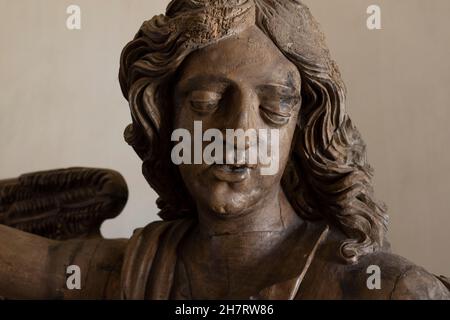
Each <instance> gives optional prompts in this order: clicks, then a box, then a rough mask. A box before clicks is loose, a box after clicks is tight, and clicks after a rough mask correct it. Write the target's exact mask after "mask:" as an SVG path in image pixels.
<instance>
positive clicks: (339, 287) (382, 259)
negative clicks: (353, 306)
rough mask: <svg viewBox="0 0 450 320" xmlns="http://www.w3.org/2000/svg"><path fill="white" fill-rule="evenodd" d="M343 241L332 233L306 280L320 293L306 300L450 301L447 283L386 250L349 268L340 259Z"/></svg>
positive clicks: (368, 256)
mask: <svg viewBox="0 0 450 320" xmlns="http://www.w3.org/2000/svg"><path fill="white" fill-rule="evenodd" d="M342 240H343V238H342V237H340V236H336V234H334V232H333V231H332V232H331V234H330V237H329V238H328V240H327V242H326V243H325V244H324V247H323V248H322V250H321V251H322V252H321V254H319V255H318V259H317V261H316V262H315V264H314V265H313V266H312V267H313V268H312V269H313V270H311V274H310V275H309V279H305V280H308V282H310V284H311V285H313V284H314V286H315V288H318V287H319V289H318V290H308V291H309V292H307V294H306V296H308V297H309V296H311V298H314V299H321V298H324V299H370V300H372V299H377V300H391V299H392V300H409V299H411V300H426V299H432V300H435V299H436V300H437V299H450V291H449V289H448V288H447V287H446V285H444V280H440V279H439V278H438V277H436V276H435V275H433V274H431V273H429V272H428V271H426V270H425V269H424V268H422V267H420V266H417V265H415V264H414V263H412V262H411V261H409V260H407V259H405V258H403V257H401V256H399V255H396V254H393V253H391V252H389V251H387V250H383V251H378V252H374V253H371V254H368V255H366V256H364V257H362V258H360V260H359V261H358V262H357V263H356V264H352V265H350V264H346V263H345V262H343V260H340V259H339V257H338V252H339V246H340V244H341V243H342ZM318 283H321V285H320V286H319V285H318ZM314 291H316V292H314Z"/></svg>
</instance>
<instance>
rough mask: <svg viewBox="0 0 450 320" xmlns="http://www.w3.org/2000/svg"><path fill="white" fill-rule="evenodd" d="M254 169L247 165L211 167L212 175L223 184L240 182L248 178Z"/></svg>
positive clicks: (215, 165)
mask: <svg viewBox="0 0 450 320" xmlns="http://www.w3.org/2000/svg"><path fill="white" fill-rule="evenodd" d="M253 168H254V166H253V165H248V164H214V165H212V166H211V170H212V173H213V175H214V176H215V177H216V178H217V179H219V180H221V181H225V182H232V183H236V182H242V181H244V180H246V179H247V178H249V177H250V172H251V170H252V169H253Z"/></svg>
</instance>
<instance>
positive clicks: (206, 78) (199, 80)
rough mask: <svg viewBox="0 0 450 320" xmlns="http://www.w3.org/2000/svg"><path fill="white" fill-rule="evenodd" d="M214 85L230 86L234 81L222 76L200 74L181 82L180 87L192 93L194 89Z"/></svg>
mask: <svg viewBox="0 0 450 320" xmlns="http://www.w3.org/2000/svg"><path fill="white" fill-rule="evenodd" d="M212 83H214V84H223V85H228V84H232V83H233V81H232V80H230V79H228V78H226V77H224V76H221V75H213V74H200V75H196V76H193V77H190V78H187V79H184V80H182V81H181V82H180V87H181V88H182V90H186V91H191V90H194V89H198V87H199V86H200V87H201V86H205V87H206V86H207V85H210V84H212Z"/></svg>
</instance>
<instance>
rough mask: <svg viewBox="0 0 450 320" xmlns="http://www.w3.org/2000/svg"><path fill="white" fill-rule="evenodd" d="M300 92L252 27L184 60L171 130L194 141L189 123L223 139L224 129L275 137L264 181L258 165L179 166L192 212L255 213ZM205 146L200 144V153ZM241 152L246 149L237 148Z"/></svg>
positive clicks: (272, 179)
mask: <svg viewBox="0 0 450 320" xmlns="http://www.w3.org/2000/svg"><path fill="white" fill-rule="evenodd" d="M300 85H301V80H300V73H299V71H298V70H297V68H296V66H295V65H294V64H292V63H291V62H290V61H289V60H288V59H287V58H286V57H285V56H284V55H283V54H282V53H281V52H280V51H279V50H278V48H277V47H276V46H275V45H274V44H273V43H272V42H271V41H270V40H269V39H268V38H267V37H266V36H265V35H264V34H263V32H262V31H260V30H259V29H258V28H257V27H252V28H249V29H247V30H246V31H244V32H242V33H241V34H239V35H238V36H234V37H230V38H226V39H223V40H221V41H219V42H217V43H216V44H213V45H210V46H208V47H206V48H203V49H201V50H198V51H196V52H194V53H192V54H191V55H190V56H189V57H188V58H187V59H186V61H185V62H184V63H183V65H182V66H181V68H180V74H179V77H178V82H177V84H176V89H175V93H174V94H175V96H174V104H175V110H176V117H175V119H176V120H175V123H174V129H186V130H188V131H189V132H190V133H191V137H192V139H194V121H201V125H202V130H203V132H205V131H206V130H208V129H218V130H220V131H221V132H223V135H224V137H225V136H226V135H225V132H226V130H227V129H234V130H237V129H243V130H248V129H254V130H256V132H258V133H259V132H264V131H260V129H266V130H267V131H266V132H274V131H273V130H278V134H279V149H278V150H279V152H278V155H277V156H278V161H279V162H278V166H277V168H276V170H275V171H274V172H272V173H271V174H267V173H266V174H262V171H261V168H262V167H264V165H263V164H261V163H259V162H258V164H256V165H254V164H244V165H226V164H206V163H204V162H203V163H202V164H181V165H180V167H179V169H180V172H181V175H182V177H183V180H184V182H185V184H186V186H187V188H188V189H189V190H190V193H191V195H192V196H193V198H194V199H195V201H196V203H197V205H199V206H200V207H202V208H205V209H207V210H209V211H211V212H214V213H215V214H217V215H220V216H223V217H235V216H238V215H242V214H245V213H246V212H249V211H251V210H253V209H254V208H257V206H263V205H264V201H265V199H267V198H268V196H270V195H274V194H276V193H277V191H278V190H279V188H280V180H281V177H282V175H283V172H284V168H285V166H286V163H287V161H288V158H289V153H290V148H291V144H292V139H293V136H294V131H295V127H296V122H297V117H298V111H299V109H300V104H301V100H300ZM198 124H199V122H197V125H198ZM258 137H259V135H258ZM271 138H272V136H271V135H269V136H268V137H267V139H266V141H268V142H267V145H268V148H269V151H271V152H272V154H274V153H275V152H276V151H275V146H274V145H273V143H272V142H271ZM260 140H261V139H259V140H258V143H259V142H261V141H260ZM263 140H264V139H263ZM247 142H248V141H247ZM227 143H229V141H227ZM192 144H193V142H192ZM208 144H210V142H203V148H205V146H207V145H208ZM263 144H264V142H261V146H262V145H263ZM249 146H250V148H251V147H252V145H251V143H249V142H248V143H247V144H246V145H245V148H247V147H249ZM238 147H239V146H238ZM224 150H225V148H224ZM194 152H195V151H194V147H192V154H194ZM225 153H226V152H225ZM272 160H273V159H272ZM275 161H276V160H275ZM247 162H248V161H247ZM265 167H266V168H267V165H266V166H265Z"/></svg>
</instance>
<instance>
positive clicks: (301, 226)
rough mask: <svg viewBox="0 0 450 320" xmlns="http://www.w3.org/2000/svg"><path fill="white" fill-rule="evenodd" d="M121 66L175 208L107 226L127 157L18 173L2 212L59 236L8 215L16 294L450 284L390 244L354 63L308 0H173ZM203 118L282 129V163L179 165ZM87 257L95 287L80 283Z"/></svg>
mask: <svg viewBox="0 0 450 320" xmlns="http://www.w3.org/2000/svg"><path fill="white" fill-rule="evenodd" d="M119 77H120V83H121V88H122V92H123V94H124V96H125V98H126V99H127V100H128V102H129V105H130V109H131V115H132V120H133V122H132V124H131V125H130V126H129V127H128V128H127V129H126V131H125V138H126V141H127V142H128V143H129V144H130V145H131V146H132V147H133V148H134V150H135V151H136V153H137V154H138V155H139V157H140V158H141V159H142V161H143V173H144V175H145V177H146V179H147V180H148V182H149V184H150V185H151V186H152V187H153V189H154V190H155V191H156V192H157V193H158V195H159V200H158V206H159V208H160V210H161V211H160V214H159V215H160V216H161V218H162V219H163V221H158V222H154V223H151V224H149V225H148V226H146V227H144V228H142V229H138V230H136V231H135V233H134V234H133V236H132V237H131V239H117V240H105V239H102V238H101V237H99V236H98V227H99V225H100V223H101V221H103V220H104V219H106V218H111V217H114V216H115V215H116V214H118V213H119V212H120V210H121V209H122V207H123V206H124V203H125V200H126V198H127V189H126V186H125V184H124V181H123V179H122V178H121V177H120V175H118V174H116V173H113V172H111V171H103V170H95V169H69V170H65V171H55V172H47V173H36V174H31V175H26V176H22V177H21V178H19V179H18V180H6V181H3V182H1V183H0V192H1V193H0V222H1V223H3V224H6V225H9V226H11V227H14V228H18V229H22V230H24V231H28V232H32V233H35V234H39V235H41V236H46V237H47V238H44V237H40V236H37V235H33V234H31V233H25V232H22V231H18V230H17V229H13V228H11V227H6V226H0V296H3V297H5V298H50V299H70V298H87V299H117V298H123V299H225V298H233V299H450V292H449V289H448V287H446V286H448V282H447V281H446V279H445V278H444V277H441V278H438V277H436V276H434V275H432V274H430V273H428V272H427V271H425V270H424V269H423V268H421V267H418V266H415V265H414V264H412V263H411V262H409V261H407V260H405V259H404V258H401V257H399V256H397V255H394V254H392V253H390V252H389V245H388V244H387V242H386V240H385V231H386V226H387V220H388V219H387V215H386V208H385V207H384V205H383V204H382V203H380V202H378V201H377V200H376V199H375V197H374V194H373V190H372V182H371V178H372V170H371V168H370V166H369V164H368V163H367V161H366V156H365V154H366V152H365V145H364V142H363V140H362V138H361V136H360V134H359V133H358V131H357V129H356V128H355V126H354V125H353V124H352V122H351V120H350V118H349V115H348V114H347V113H346V110H345V88H344V84H343V82H342V79H341V76H340V74H339V70H338V67H337V65H336V64H335V63H334V61H333V60H332V59H331V57H330V54H329V51H328V49H327V47H326V45H325V42H324V36H323V34H322V33H321V31H320V30H319V27H318V24H317V23H316V22H315V20H314V18H313V17H312V15H311V14H310V12H309V10H308V8H307V7H306V6H305V5H303V4H302V3H301V2H300V1H297V0H226V1H225V0H209V1H208V0H173V1H172V2H171V3H170V4H169V6H168V8H167V12H166V15H160V16H156V17H154V18H153V19H151V20H149V21H146V22H144V24H143V25H142V27H141V28H140V30H139V32H138V33H137V35H136V37H135V38H134V40H132V41H131V42H130V43H129V44H128V45H127V46H126V47H125V48H124V50H123V52H122V56H121V65H120V75H119ZM196 122H197V123H198V122H201V124H202V126H203V127H202V132H205V131H206V130H208V129H216V130H217V131H218V132H225V131H226V130H228V129H235V130H238V129H243V130H248V129H255V130H261V129H265V130H271V129H277V132H278V133H279V153H278V162H279V166H278V170H277V171H276V172H275V173H274V174H270V175H262V174H261V171H260V170H259V169H260V167H261V166H262V164H260V163H257V164H252V163H248V162H244V163H239V164H228V162H226V163H225V164H224V163H220V162H214V163H209V164H208V163H206V162H205V161H201V162H200V163H197V162H196V163H195V164H188V163H182V164H179V165H176V164H175V163H174V161H173V156H172V150H173V146H174V143H173V142H172V133H173V132H174V130H176V129H184V132H188V133H192V134H193V135H194V131H195V126H196V125H195V123H196ZM269 147H270V148H272V149H274V145H273V144H270V143H269ZM245 148H250V146H247V145H245ZM96 235H97V236H96ZM49 238H51V239H49ZM73 264H75V265H78V266H79V267H80V269H81V271H82V273H81V274H82V288H81V290H69V289H67V288H66V266H68V265H73ZM369 266H377V267H379V269H380V272H381V273H380V275H381V287H380V288H378V289H377V288H375V289H374V288H369V287H368V286H367V277H368V274H367V270H368V267H369Z"/></svg>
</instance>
